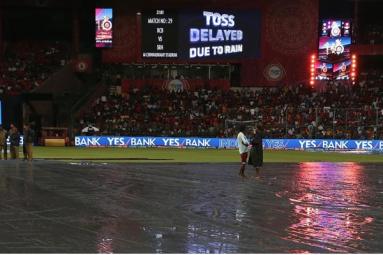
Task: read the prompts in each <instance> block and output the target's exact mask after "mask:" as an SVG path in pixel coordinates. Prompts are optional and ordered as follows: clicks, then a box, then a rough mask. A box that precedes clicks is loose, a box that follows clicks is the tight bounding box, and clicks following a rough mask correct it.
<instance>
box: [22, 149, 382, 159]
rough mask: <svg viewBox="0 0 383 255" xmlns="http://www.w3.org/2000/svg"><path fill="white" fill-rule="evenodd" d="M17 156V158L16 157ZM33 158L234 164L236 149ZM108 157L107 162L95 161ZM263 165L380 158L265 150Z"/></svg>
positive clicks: (54, 153) (77, 152)
mask: <svg viewBox="0 0 383 255" xmlns="http://www.w3.org/2000/svg"><path fill="white" fill-rule="evenodd" d="M20 156H21V155H20ZM34 158H36V159H53V158H61V159H62V160H64V161H81V160H82V159H83V158H89V160H88V161H92V159H95V160H94V161H95V162H99V163H102V162H120V163H127V162H131V163H138V162H141V163H176V162H177V163H237V162H238V161H239V153H238V151H237V150H224V149H221V150H217V149H184V148H183V149H178V148H78V147H37V146H36V147H34ZM97 158H109V159H108V160H103V161H100V160H96V159H97ZM113 158H156V159H172V160H159V161H153V160H150V161H143V160H113ZM264 161H265V162H279V163H290V162H291V163H294V162H295V163H298V162H360V163H381V162H383V155H379V154H350V153H338V152H308V151H287V150H265V152H264Z"/></svg>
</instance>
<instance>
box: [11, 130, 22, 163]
mask: <svg viewBox="0 0 383 255" xmlns="http://www.w3.org/2000/svg"><path fill="white" fill-rule="evenodd" d="M9 141H10V144H11V147H10V149H11V158H12V159H18V158H19V146H20V133H19V131H18V130H17V127H15V125H13V124H11V130H10V131H9Z"/></svg>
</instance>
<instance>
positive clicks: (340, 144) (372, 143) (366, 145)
mask: <svg viewBox="0 0 383 255" xmlns="http://www.w3.org/2000/svg"><path fill="white" fill-rule="evenodd" d="M75 146H76V147H167V148H212V149H235V148H237V139H234V138H200V137H128V136H124V137H116V136H76V137H75ZM263 147H264V149H278V150H325V151H371V152H383V140H333V139H263Z"/></svg>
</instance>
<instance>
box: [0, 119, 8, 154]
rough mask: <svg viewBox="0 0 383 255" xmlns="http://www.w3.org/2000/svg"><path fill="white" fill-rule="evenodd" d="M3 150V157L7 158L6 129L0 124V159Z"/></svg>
mask: <svg viewBox="0 0 383 255" xmlns="http://www.w3.org/2000/svg"><path fill="white" fill-rule="evenodd" d="M3 150H4V159H7V131H6V130H5V129H3V126H2V125H0V159H2V158H3V157H2V156H3Z"/></svg>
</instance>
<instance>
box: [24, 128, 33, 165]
mask: <svg viewBox="0 0 383 255" xmlns="http://www.w3.org/2000/svg"><path fill="white" fill-rule="evenodd" d="M34 140H35V132H34V131H33V129H32V128H31V127H30V125H29V124H24V144H23V153H24V160H29V161H30V160H32V159H33V151H32V150H33V141H34Z"/></svg>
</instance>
